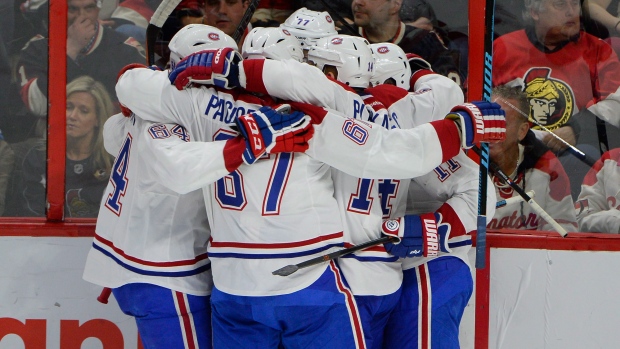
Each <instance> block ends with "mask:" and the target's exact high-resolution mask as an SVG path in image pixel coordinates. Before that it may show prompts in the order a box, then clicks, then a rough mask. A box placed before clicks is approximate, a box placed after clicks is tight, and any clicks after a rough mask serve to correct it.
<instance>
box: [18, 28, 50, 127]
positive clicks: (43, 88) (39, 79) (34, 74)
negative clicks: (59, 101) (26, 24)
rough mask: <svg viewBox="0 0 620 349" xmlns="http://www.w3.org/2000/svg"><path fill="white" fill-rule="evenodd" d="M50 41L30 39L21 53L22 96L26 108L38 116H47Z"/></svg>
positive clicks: (40, 38) (39, 36)
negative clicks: (48, 51)
mask: <svg viewBox="0 0 620 349" xmlns="http://www.w3.org/2000/svg"><path fill="white" fill-rule="evenodd" d="M47 46H48V41H47V39H45V38H44V37H43V36H41V35H37V36H35V37H33V38H32V39H30V41H28V43H26V45H25V46H24V48H23V49H22V51H21V54H20V58H19V62H18V66H17V72H18V77H19V80H20V94H21V98H22V101H23V102H24V105H26V108H27V109H28V110H29V111H30V112H31V113H33V114H34V115H38V116H46V115H47V61H46V60H45V59H41V57H47Z"/></svg>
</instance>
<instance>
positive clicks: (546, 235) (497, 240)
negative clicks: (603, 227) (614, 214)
mask: <svg viewBox="0 0 620 349" xmlns="http://www.w3.org/2000/svg"><path fill="white" fill-rule="evenodd" d="M472 238H473V241H474V245H475V241H476V234H475V232H474V233H473V234H472ZM487 245H489V246H490V247H491V248H527V249H540V250H567V251H620V235H616V234H603V233H573V232H569V233H568V235H567V236H566V237H564V238H563V237H561V236H560V234H559V233H556V232H553V231H534V230H511V229H499V230H492V231H489V232H487Z"/></svg>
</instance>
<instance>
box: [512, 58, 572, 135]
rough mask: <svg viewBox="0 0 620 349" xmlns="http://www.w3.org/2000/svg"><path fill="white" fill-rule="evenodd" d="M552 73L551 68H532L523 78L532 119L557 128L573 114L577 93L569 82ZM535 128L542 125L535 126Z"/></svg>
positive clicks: (551, 127)
mask: <svg viewBox="0 0 620 349" xmlns="http://www.w3.org/2000/svg"><path fill="white" fill-rule="evenodd" d="M550 75H551V69H550V68H531V69H530V70H528V71H527V73H525V77H524V78H523V80H524V85H525V86H524V91H525V93H526V94H527V99H528V101H529V102H530V119H531V120H535V121H537V122H538V123H539V124H541V125H543V126H545V127H546V128H548V129H550V130H555V129H557V128H559V127H561V126H563V125H564V124H566V123H567V122H568V119H569V118H570V117H571V115H573V112H574V110H575V95H574V94H573V90H572V89H571V88H570V86H568V84H566V83H565V82H564V81H561V80H558V79H553V78H551V76H550ZM534 129H540V127H538V126H534Z"/></svg>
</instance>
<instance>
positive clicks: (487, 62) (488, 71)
mask: <svg viewBox="0 0 620 349" xmlns="http://www.w3.org/2000/svg"><path fill="white" fill-rule="evenodd" d="M484 17H485V18H484V22H485V28H486V32H485V35H484V76H483V77H482V78H483V81H484V85H483V91H484V92H483V99H484V100H485V101H487V102H490V101H491V88H492V85H491V82H492V76H493V75H492V72H493V71H492V69H493V33H494V32H495V30H494V29H495V0H486V2H485V5H484ZM480 150H481V151H480V152H479V153H478V155H479V156H480V176H479V177H478V217H477V232H476V269H484V268H485V267H486V245H487V217H486V214H487V187H488V183H487V177H488V173H489V144H488V143H485V142H482V143H480Z"/></svg>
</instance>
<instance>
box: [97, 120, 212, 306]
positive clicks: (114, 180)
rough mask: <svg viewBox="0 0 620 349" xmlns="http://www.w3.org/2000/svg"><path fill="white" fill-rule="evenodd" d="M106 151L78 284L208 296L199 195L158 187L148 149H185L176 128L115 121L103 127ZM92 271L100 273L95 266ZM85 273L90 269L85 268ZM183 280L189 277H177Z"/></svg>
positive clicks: (204, 217) (151, 151)
mask: <svg viewBox="0 0 620 349" xmlns="http://www.w3.org/2000/svg"><path fill="white" fill-rule="evenodd" d="M104 135H105V137H104V138H105V140H106V150H108V151H109V152H113V151H116V152H115V154H116V159H115V162H114V165H113V168H112V174H111V176H110V181H109V183H108V186H107V188H106V190H105V192H104V195H103V198H102V204H101V208H100V211H99V216H98V219H97V227H96V235H95V239H94V242H93V250H91V253H90V255H89V261H88V262H87V267H86V271H85V278H86V279H87V280H88V281H93V282H96V283H98V284H103V285H104V286H108V287H118V286H120V285H122V284H125V283H128V282H147V283H153V284H157V285H160V286H163V287H167V288H171V289H174V290H179V291H182V292H191V293H192V294H209V292H210V289H211V278H210V273H205V272H204V271H206V270H208V269H210V265H209V260H208V259H207V254H206V249H207V242H208V240H209V235H210V231H209V225H208V221H207V214H206V209H205V204H204V200H203V195H202V191H201V190H194V191H191V192H189V193H186V194H178V193H176V192H174V191H173V190H171V189H169V188H168V187H167V186H165V185H164V184H163V183H162V179H161V178H162V176H161V171H162V169H161V168H160V167H159V166H158V165H157V164H158V157H159V156H161V154H159V153H158V152H157V148H156V147H155V146H153V145H152V143H153V142H181V143H183V142H186V141H188V140H189V139H190V135H189V134H188V133H187V131H186V130H185V129H184V128H183V127H181V126H179V125H176V124H166V125H165V124H154V123H150V122H146V121H143V120H141V119H139V118H135V117H132V118H131V119H129V118H124V117H123V116H122V115H120V114H118V115H116V116H113V117H111V118H110V119H109V121H108V122H107V123H106V125H105V127H104ZM96 265H99V267H96ZM91 267H92V268H91ZM181 276H188V277H181Z"/></svg>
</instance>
